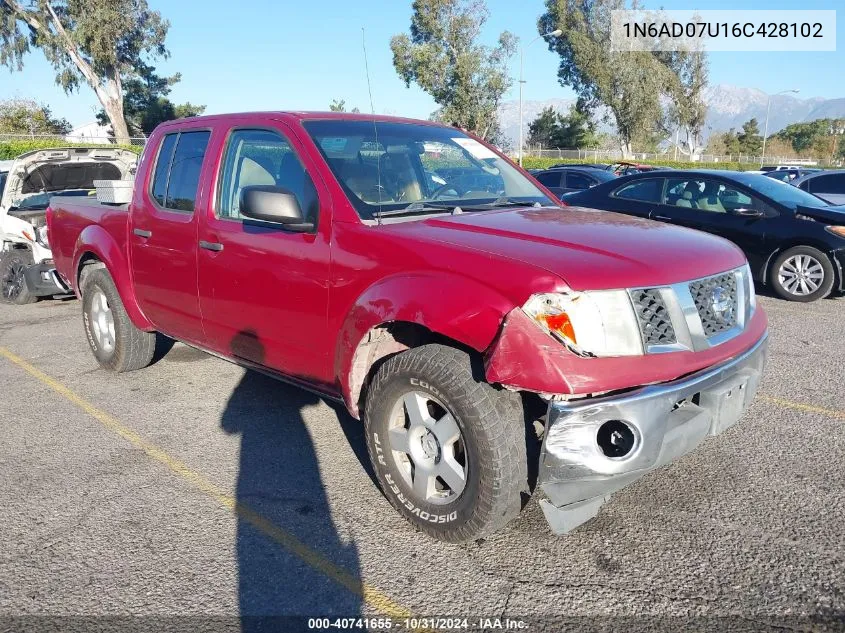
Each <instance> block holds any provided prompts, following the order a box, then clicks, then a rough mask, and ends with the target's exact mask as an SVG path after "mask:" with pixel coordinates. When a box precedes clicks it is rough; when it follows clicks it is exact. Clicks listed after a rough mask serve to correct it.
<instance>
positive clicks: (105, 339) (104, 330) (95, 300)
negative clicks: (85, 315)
mask: <svg viewBox="0 0 845 633" xmlns="http://www.w3.org/2000/svg"><path fill="white" fill-rule="evenodd" d="M90 323H91V333H92V334H93V335H94V340H95V341H96V342H97V345H99V347H100V348H101V349H102V350H103V351H104V352H107V353H111V352H112V351H113V350H114V343H115V336H114V314H113V313H112V310H111V306H110V305H109V300H108V298H106V295H105V293H104V292H103V291H102V290H100V289H99V288H95V289H94V294H93V296H92V297H91V311H90Z"/></svg>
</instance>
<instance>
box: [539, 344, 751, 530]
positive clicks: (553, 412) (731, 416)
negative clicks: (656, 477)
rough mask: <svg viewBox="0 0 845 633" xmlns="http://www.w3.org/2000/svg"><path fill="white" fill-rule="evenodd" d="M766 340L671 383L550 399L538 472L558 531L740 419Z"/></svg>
mask: <svg viewBox="0 0 845 633" xmlns="http://www.w3.org/2000/svg"><path fill="white" fill-rule="evenodd" d="M767 343H768V340H767V335H764V336H763V337H762V338H761V339H760V340H759V341H758V342H757V343H756V344H755V345H754V347H752V348H751V349H750V350H748V351H746V352H745V353H743V354H741V355H739V356H736V357H734V358H733V359H731V360H730V361H727V362H725V363H723V364H721V365H718V366H716V367H712V368H709V369H705V370H702V371H700V372H697V373H695V374H692V375H690V376H687V377H685V378H682V379H679V380H676V381H673V382H669V383H663V384H658V385H652V386H648V387H643V388H640V389H637V390H635V391H631V392H626V393H623V394H620V395H614V396H607V397H598V398H590V399H587V400H581V401H574V402H552V403H551V404H550V405H549V410H548V419H547V424H546V432H545V437H544V439H543V448H542V452H541V455H540V470H539V474H538V484H539V485H540V487H541V488H542V490H543V492H544V493H545V495H546V496H547V497H548V500H546V499H544V500H542V501H541V502H540V504H541V506H542V508H543V512H544V513H545V515H546V519H547V520H548V522H549V525H550V526H551V528H552V530H553V531H554V532H555V533H557V534H563V533H565V532H568V531H570V530H572V529H573V528H575V527H577V526H579V525H581V524H582V523H584V522H585V521H588V520H589V519H591V518H593V517H594V516H595V515H596V513H597V512H598V510H599V508H600V507H601V506H602V504H604V503H605V502H606V501H607V500H608V499H609V497H610V495H611V494H612V493H613V492H616V491H617V490H619V489H621V488H623V487H624V486H627V485H628V484H630V483H632V482H634V481H636V480H637V479H639V478H640V477H642V476H643V475H644V474H645V473H647V472H648V471H650V470H654V469H655V468H658V467H660V466H662V465H664V464H667V463H669V462H671V461H672V460H674V459H676V458H678V457H680V456H682V455H685V454H686V453H689V452H690V451H692V450H693V449H694V448H695V447H696V446H698V444H699V443H700V442H701V441H702V440H703V439H704V438H705V437H707V436H708V435H717V434H719V433H721V432H722V431H724V430H725V429H727V428H729V427H730V426H732V425H733V424H734V423H736V421H737V420H738V419H739V418H740V416H741V415H742V413H743V411H744V410H745V409H746V408H747V407H748V405H750V404H751V401H752V400H753V398H754V394H755V393H756V391H757V386H758V384H759V382H760V377H761V375H762V373H763V367H764V365H765V363H766V356H767Z"/></svg>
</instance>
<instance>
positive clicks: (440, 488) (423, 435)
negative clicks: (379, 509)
mask: <svg viewBox="0 0 845 633" xmlns="http://www.w3.org/2000/svg"><path fill="white" fill-rule="evenodd" d="M474 370H475V371H474ZM364 424H365V427H366V434H367V448H368V450H369V453H370V459H371V460H372V463H373V467H374V469H375V472H376V476H377V477H378V480H379V483H380V485H381V487H382V490H383V491H384V493H385V495H386V496H387V498H388V499H389V500H390V503H391V504H393V506H394V507H395V508H396V509H397V510H398V511H399V512H400V513H401V514H402V515H403V516H404V517H405V518H406V519H408V520H409V521H410V522H411V523H413V524H414V525H416V526H417V527H419V528H420V529H421V530H422V531H423V532H426V533H427V534H429V535H430V536H433V537H434V538H437V539H439V540H442V541H447V542H451V543H460V542H464V541H471V540H476V539H478V538H481V537H483V536H485V535H487V534H490V533H492V532H494V531H496V530H498V529H499V528H501V527H503V526H504V525H505V524H507V523H508V522H509V521H510V520H511V519H513V518H514V517H515V516H516V515H517V514H518V513H519V511H520V509H521V507H522V494H523V493H524V492H527V491H528V485H527V479H528V475H527V457H526V446H525V431H524V421H523V413H522V402H521V399H520V397H519V395H518V394H515V393H513V392H509V391H504V390H497V389H495V388H494V387H492V386H491V385H489V384H487V383H485V382H484V381H483V377H482V376H481V375H480V368H479V367H473V362H472V359H471V358H470V356H469V355H468V354H466V353H465V352H462V351H460V350H457V349H454V348H451V347H446V346H443V345H424V346H422V347H418V348H415V349H412V350H409V351H407V352H403V353H401V354H398V355H397V356H394V357H392V358H390V359H389V360H387V361H386V362H385V363H384V364H383V365H382V366H381V367H380V368H379V370H378V372H377V373H376V375H375V377H374V378H373V382H372V384H371V386H370V388H369V389H368V391H367V397H366V406H365V415H364Z"/></svg>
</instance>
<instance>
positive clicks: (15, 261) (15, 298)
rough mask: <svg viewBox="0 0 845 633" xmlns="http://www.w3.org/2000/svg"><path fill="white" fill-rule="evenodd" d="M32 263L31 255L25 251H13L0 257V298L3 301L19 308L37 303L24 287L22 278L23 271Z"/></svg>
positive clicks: (24, 279)
mask: <svg viewBox="0 0 845 633" xmlns="http://www.w3.org/2000/svg"><path fill="white" fill-rule="evenodd" d="M32 263H33V259H32V253H31V252H30V251H29V250H27V249H22V248H19V249H14V250H11V251H6V252H5V253H3V254H2V255H0V296H2V299H3V301H5V302H6V303H13V304H15V305H19V306H20V305H24V304H27V303H35V302H36V301H38V297H36V296H35V295H33V294H32V293H31V292H30V291H29V288H27V287H26V278H25V277H24V271H26V269H27V268H29V267H30V266H32Z"/></svg>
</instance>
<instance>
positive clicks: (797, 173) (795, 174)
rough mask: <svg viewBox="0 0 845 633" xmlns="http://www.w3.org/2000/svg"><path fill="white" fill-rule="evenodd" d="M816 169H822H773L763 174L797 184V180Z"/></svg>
mask: <svg viewBox="0 0 845 633" xmlns="http://www.w3.org/2000/svg"><path fill="white" fill-rule="evenodd" d="M816 171H821V170H816V169H813V170H807V169H775V170H773V171H766V172H763V174H762V175H763V176H765V177H766V178H774V179H775V180H780V181H781V182H785V183H787V184H795V181H796V180H797V179H798V178H800V177H801V176H804V175H806V174H810V173H815V172H816Z"/></svg>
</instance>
